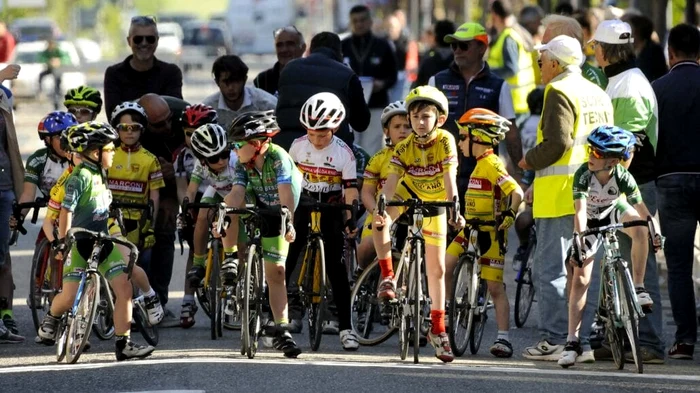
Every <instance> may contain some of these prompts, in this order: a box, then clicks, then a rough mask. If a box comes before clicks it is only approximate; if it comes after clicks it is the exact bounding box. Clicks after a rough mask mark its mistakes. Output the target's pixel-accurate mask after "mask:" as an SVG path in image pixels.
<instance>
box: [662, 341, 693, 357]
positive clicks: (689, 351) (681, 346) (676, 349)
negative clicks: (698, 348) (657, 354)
mask: <svg viewBox="0 0 700 393" xmlns="http://www.w3.org/2000/svg"><path fill="white" fill-rule="evenodd" d="M694 352H695V345H694V344H686V343H682V342H676V343H674V344H673V346H672V347H671V349H669V350H668V357H670V358H671V359H684V360H693V353H694Z"/></svg>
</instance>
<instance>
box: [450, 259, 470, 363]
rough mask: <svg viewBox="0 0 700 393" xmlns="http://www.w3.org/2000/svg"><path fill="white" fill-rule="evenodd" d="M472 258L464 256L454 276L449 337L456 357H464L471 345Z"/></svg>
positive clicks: (458, 263)
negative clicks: (470, 290)
mask: <svg viewBox="0 0 700 393" xmlns="http://www.w3.org/2000/svg"><path fill="white" fill-rule="evenodd" d="M471 260H472V257H471V256H469V255H467V254H462V256H460V258H459V261H458V262H457V266H455V271H454V275H453V277H452V283H451V284H452V296H451V297H450V302H449V304H450V309H449V310H448V315H447V318H448V321H449V323H450V329H449V332H448V337H449V339H450V346H451V347H452V352H454V354H455V356H462V355H464V352H465V351H466V350H467V346H468V345H469V330H468V325H467V322H468V319H469V310H470V309H469V288H470V285H469V282H470V278H471V272H470V271H469V270H470V269H469V267H470V266H471V264H472V263H473V262H471Z"/></svg>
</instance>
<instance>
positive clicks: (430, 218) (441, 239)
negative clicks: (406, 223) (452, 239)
mask: <svg viewBox="0 0 700 393" xmlns="http://www.w3.org/2000/svg"><path fill="white" fill-rule="evenodd" d="M411 198H417V196H416V194H415V193H414V192H413V191H411V189H409V188H408V187H407V186H406V184H405V183H404V182H400V183H399V184H398V185H397V186H396V193H395V194H394V200H399V201H405V200H407V199H411ZM406 210H407V208H406V207H399V214H403V213H405V212H406ZM422 232H423V238H424V239H425V243H426V244H430V245H432V246H443V247H444V246H445V243H446V241H447V215H446V214H445V208H444V207H440V208H434V209H433V208H431V209H430V211H429V212H426V214H424V215H423V231H422Z"/></svg>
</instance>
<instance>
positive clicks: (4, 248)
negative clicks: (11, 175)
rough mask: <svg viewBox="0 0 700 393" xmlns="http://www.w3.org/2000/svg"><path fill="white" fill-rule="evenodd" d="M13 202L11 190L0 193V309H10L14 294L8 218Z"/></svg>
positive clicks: (13, 193)
mask: <svg viewBox="0 0 700 393" xmlns="http://www.w3.org/2000/svg"><path fill="white" fill-rule="evenodd" d="M14 200H15V192H14V191H13V190H5V191H0V309H11V308H12V297H13V296H12V295H13V293H14V282H13V280H12V261H11V260H10V216H11V215H12V201H14Z"/></svg>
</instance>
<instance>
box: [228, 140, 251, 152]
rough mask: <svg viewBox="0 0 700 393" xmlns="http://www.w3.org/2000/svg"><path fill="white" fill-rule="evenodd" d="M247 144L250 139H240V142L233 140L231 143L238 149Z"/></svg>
mask: <svg viewBox="0 0 700 393" xmlns="http://www.w3.org/2000/svg"><path fill="white" fill-rule="evenodd" d="M247 144H248V141H238V142H233V143H232V144H231V146H233V148H234V149H236V150H240V149H242V148H243V147H244V146H245V145H247Z"/></svg>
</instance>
